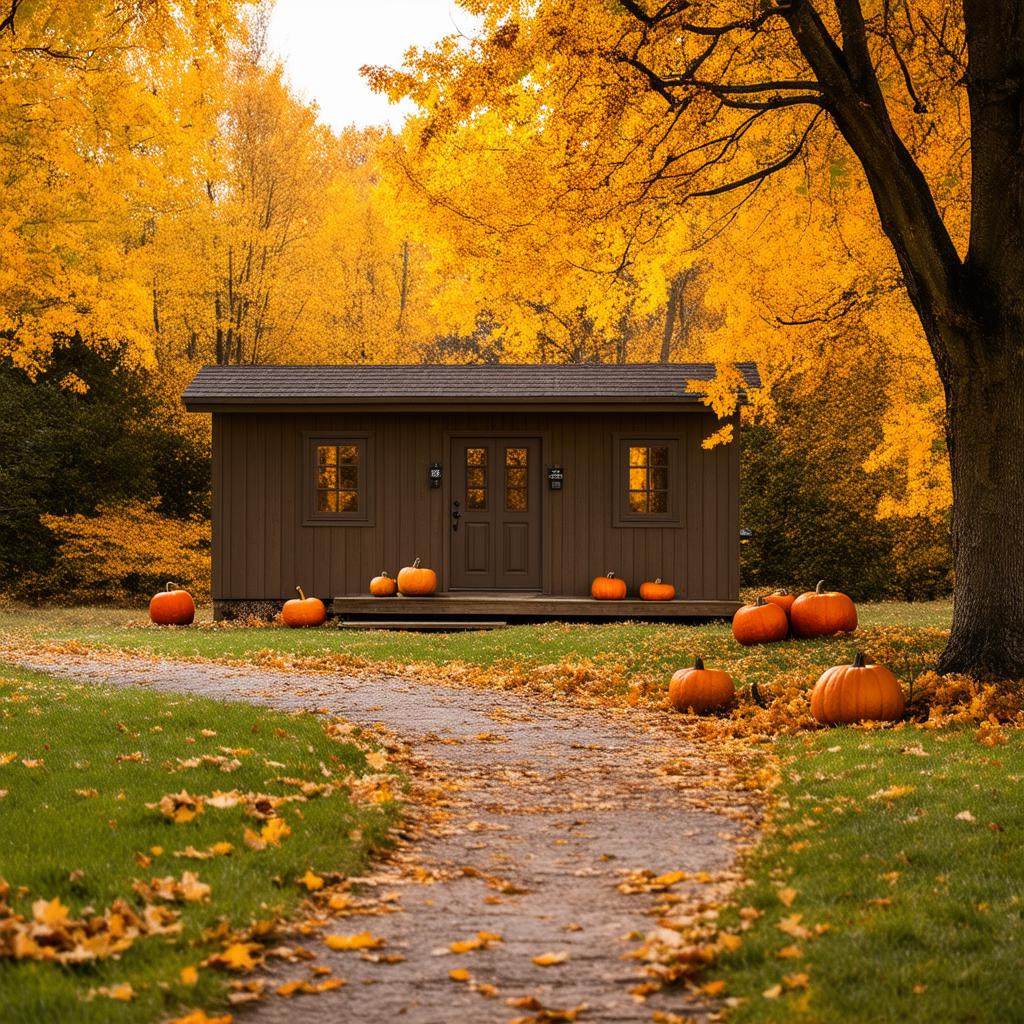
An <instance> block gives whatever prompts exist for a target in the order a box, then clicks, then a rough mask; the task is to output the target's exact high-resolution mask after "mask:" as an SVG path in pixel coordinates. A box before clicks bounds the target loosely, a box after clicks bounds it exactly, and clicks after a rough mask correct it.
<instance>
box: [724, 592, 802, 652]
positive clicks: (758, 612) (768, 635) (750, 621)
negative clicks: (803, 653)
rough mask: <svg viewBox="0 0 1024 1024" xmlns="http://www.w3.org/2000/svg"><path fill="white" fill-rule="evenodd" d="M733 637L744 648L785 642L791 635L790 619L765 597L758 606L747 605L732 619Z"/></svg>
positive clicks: (758, 601)
mask: <svg viewBox="0 0 1024 1024" xmlns="http://www.w3.org/2000/svg"><path fill="white" fill-rule="evenodd" d="M732 635H733V636H734V637H735V638H736V642H737V643H740V644H743V646H744V647H751V646H752V645H754V644H770V643H773V642H774V641H776V640H785V639H786V637H787V636H788V635H789V619H788V618H786V613H785V612H784V611H783V610H782V609H781V608H780V607H779V606H778V605H777V604H773V603H772V602H770V601H766V600H765V599H764V598H763V597H759V598H758V599H757V603H756V604H745V605H744V606H743V607H742V608H739V609H737V611H736V614H735V615H734V616H733V617H732Z"/></svg>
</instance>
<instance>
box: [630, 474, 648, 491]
mask: <svg viewBox="0 0 1024 1024" xmlns="http://www.w3.org/2000/svg"><path fill="white" fill-rule="evenodd" d="M629 489H630V490H631V491H646V490H647V470H646V469H630V471H629Z"/></svg>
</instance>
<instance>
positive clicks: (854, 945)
mask: <svg viewBox="0 0 1024 1024" xmlns="http://www.w3.org/2000/svg"><path fill="white" fill-rule="evenodd" d="M1007 735H1008V739H1009V742H1008V744H1006V745H1004V746H996V747H994V748H988V747H985V746H983V745H981V744H980V743H979V742H978V741H977V739H976V738H975V736H974V734H973V733H972V732H970V731H943V732H930V731H925V730H898V731H895V732H894V731H886V732H883V733H867V732H862V731H856V730H850V729H836V730H831V731H829V732H826V733H818V734H815V735H811V736H804V737H795V738H792V737H791V738H785V739H782V740H780V741H779V748H780V749H779V753H780V756H782V757H783V758H784V767H783V772H782V774H783V781H782V784H781V786H780V787H779V789H778V790H777V795H778V796H779V798H780V809H779V813H778V817H777V821H776V825H777V827H776V828H775V829H774V830H772V831H770V832H769V833H768V835H767V838H766V839H765V842H764V843H763V844H762V846H761V847H760V849H759V850H758V852H757V853H756V854H755V856H754V858H753V860H752V862H751V864H750V865H749V867H750V872H751V877H752V879H753V881H752V884H751V885H750V887H749V889H746V890H742V891H741V892H740V894H739V896H738V903H737V906H738V907H739V906H752V907H755V908H757V909H758V910H760V911H761V912H762V913H763V915H764V916H763V917H761V918H760V919H759V920H758V921H757V923H756V925H755V927H754V928H753V929H752V930H751V931H750V932H749V933H747V936H746V937H745V940H744V942H743V945H742V946H741V947H740V949H739V951H737V952H736V953H733V954H727V955H726V956H725V958H724V959H723V960H722V961H721V962H720V964H719V965H718V967H716V968H715V969H714V974H713V975H709V977H716V978H721V979H723V980H725V981H726V983H727V989H726V992H725V993H724V994H725V995H726V996H738V997H741V998H742V999H744V1000H745V1001H744V1002H742V1003H741V1005H740V1006H739V1007H738V1008H737V1009H736V1010H735V1012H734V1014H733V1015H732V1016H731V1017H730V1020H734V1021H737V1022H757V1024H762V1022H774V1021H780V1022H781V1021H786V1022H790V1021H801V1020H805V1021H813V1022H815V1024H830V1022H833V1021H835V1022H840V1021H841V1022H844V1024H845V1022H849V1021H857V1022H859V1024H863V1022H876V1021H878V1022H881V1021H893V1022H896V1021H921V1022H929V1024H930V1022H942V1024H950V1022H964V1024H968V1022H970V1024H983V1022H992V1024H1003V1022H1006V1021H1011V1020H1019V1019H1021V1014H1022V1013H1024V927H1022V913H1024V903H1022V900H1024V861H1022V859H1021V848H1020V843H1021V835H1022V832H1024V802H1022V801H1021V799H1020V786H1021V782H1022V781H1024V735H1022V734H1021V732H1020V731H1012V730H1009V731H1008V732H1007ZM915 748H919V749H921V750H923V751H924V752H925V753H926V755H927V756H920V754H915V753H912V752H910V753H907V752H904V753H901V750H903V751H906V750H911V751H913V750H914V749H915ZM890 787H913V788H912V791H910V792H907V793H905V794H904V795H901V796H894V797H892V798H890V799H885V798H884V797H882V798H876V799H871V796H872V794H878V793H879V791H882V790H887V789H889V788H890ZM963 811H970V812H971V813H972V814H973V815H974V817H975V819H976V820H975V821H974V822H973V823H972V822H969V821H963V820H958V819H957V815H958V814H960V813H961V812H963ZM784 887H791V888H793V889H795V890H796V897H795V899H794V900H793V903H792V906H791V907H786V906H785V905H784V904H783V903H782V902H781V901H780V899H779V895H778V894H779V890H780V888H784ZM874 901H888V902H874ZM791 914H800V915H801V918H800V921H799V924H800V925H801V926H804V927H807V928H809V929H811V930H813V927H814V926H815V925H818V924H825V925H827V926H828V930H827V931H825V932H824V933H823V934H821V935H820V936H818V937H814V938H810V939H806V940H801V939H799V938H797V937H794V936H792V935H789V934H786V933H784V932H782V931H780V930H779V929H778V927H777V925H778V924H779V922H780V921H781V920H783V918H785V917H786V916H788V915H791ZM736 916H737V915H736V910H735V908H734V909H732V910H731V911H729V912H727V913H726V915H725V922H726V923H729V922H735V920H736ZM792 945H796V946H797V947H798V948H799V949H800V950H801V952H802V956H801V957H800V958H799V959H780V958H779V957H778V956H777V954H778V952H779V951H780V950H781V949H783V948H785V947H787V946H792ZM800 973H806V974H807V975H808V976H809V987H808V988H807V989H806V990H802V989H793V990H788V991H786V990H784V993H783V994H782V995H781V996H780V997H778V998H776V999H774V1000H772V999H766V998H765V997H764V996H763V995H762V993H763V992H765V991H770V990H771V989H772V986H774V985H776V984H778V983H779V982H780V980H781V979H782V977H783V975H791V976H792V975H794V974H800ZM915 986H916V987H917V990H916V991H915Z"/></svg>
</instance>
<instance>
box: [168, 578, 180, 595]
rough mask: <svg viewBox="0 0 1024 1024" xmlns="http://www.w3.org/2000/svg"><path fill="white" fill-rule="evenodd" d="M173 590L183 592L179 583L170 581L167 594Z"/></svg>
mask: <svg viewBox="0 0 1024 1024" xmlns="http://www.w3.org/2000/svg"><path fill="white" fill-rule="evenodd" d="M172 590H181V587H179V586H178V584H177V583H171V582H170V581H168V583H167V593H168V594H169V593H170V592H171V591H172Z"/></svg>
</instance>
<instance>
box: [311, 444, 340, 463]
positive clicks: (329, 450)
mask: <svg viewBox="0 0 1024 1024" xmlns="http://www.w3.org/2000/svg"><path fill="white" fill-rule="evenodd" d="M336 452H337V449H336V448H335V447H334V445H333V444H331V445H326V444H321V445H318V446H317V449H316V458H317V462H318V463H319V464H320V465H321V466H333V465H334V463H335V453H336Z"/></svg>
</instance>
